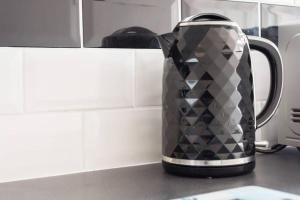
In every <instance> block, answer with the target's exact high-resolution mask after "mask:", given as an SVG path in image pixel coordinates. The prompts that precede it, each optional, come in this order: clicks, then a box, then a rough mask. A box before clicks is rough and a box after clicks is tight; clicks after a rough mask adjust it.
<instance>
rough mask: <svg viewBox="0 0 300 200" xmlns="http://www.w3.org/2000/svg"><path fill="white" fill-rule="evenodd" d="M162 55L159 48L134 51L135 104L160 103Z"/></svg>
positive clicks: (154, 104)
mask: <svg viewBox="0 0 300 200" xmlns="http://www.w3.org/2000/svg"><path fill="white" fill-rule="evenodd" d="M163 64H164V57H163V53H162V51H161V49H139V50H136V51H135V72H136V73H135V76H136V77H135V89H136V92H135V105H136V106H157V105H161V98H162V97H161V96H162V76H163Z"/></svg>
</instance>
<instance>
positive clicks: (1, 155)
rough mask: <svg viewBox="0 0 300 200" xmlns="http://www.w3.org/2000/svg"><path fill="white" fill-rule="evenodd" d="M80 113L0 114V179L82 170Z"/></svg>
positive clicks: (8, 179)
mask: <svg viewBox="0 0 300 200" xmlns="http://www.w3.org/2000/svg"><path fill="white" fill-rule="evenodd" d="M81 117H82V116H81V114H78V113H73V112H70V113H52V114H33V115H6V116H0V163H1V165H0V182H5V181H12V180H19V179H27V178H34V177H45V176H52V175H58V174H66V173H72V172H78V171H82V169H83V151H82V120H81Z"/></svg>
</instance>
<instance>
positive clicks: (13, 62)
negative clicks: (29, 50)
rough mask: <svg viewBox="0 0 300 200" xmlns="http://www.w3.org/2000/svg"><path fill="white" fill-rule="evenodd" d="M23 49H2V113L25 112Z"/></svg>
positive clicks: (0, 57) (0, 99)
mask: <svg viewBox="0 0 300 200" xmlns="http://www.w3.org/2000/svg"><path fill="white" fill-rule="evenodd" d="M22 62H23V60H22V49H20V48H0V113H2V114H3V113H20V112H22V111H23V94H22V93H23V89H22V87H23V83H22Z"/></svg>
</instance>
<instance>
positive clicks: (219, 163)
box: [162, 156, 255, 167]
mask: <svg viewBox="0 0 300 200" xmlns="http://www.w3.org/2000/svg"><path fill="white" fill-rule="evenodd" d="M162 160H163V161H166V162H168V163H172V164H177V165H187V166H197V167H207V166H233V165H242V164H246V163H249V162H252V161H254V160H255V158H254V156H250V157H245V158H237V159H228V160H187V159H176V158H170V157H167V156H163V158H162Z"/></svg>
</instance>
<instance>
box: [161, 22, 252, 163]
mask: <svg viewBox="0 0 300 200" xmlns="http://www.w3.org/2000/svg"><path fill="white" fill-rule="evenodd" d="M202 29H205V28H203V27H202ZM197 31H198V33H197ZM200 32H201V34H199V26H194V28H192V27H189V28H186V27H183V28H182V29H180V30H179V32H178V34H177V35H178V37H180V39H178V41H177V43H175V45H174V46H173V48H172V51H173V52H171V56H173V57H169V58H167V60H166V62H165V68H164V87H163V146H164V148H163V151H164V152H163V153H164V155H166V156H169V157H173V158H179V159H193V160H223V159H234V158H242V157H247V156H250V155H253V154H254V133H255V117H254V108H253V80H252V74H251V62H250V57H249V48H248V45H247V44H246V43H245V41H244V39H243V37H242V36H241V32H240V31H239V30H237V29H234V28H228V27H222V26H219V27H218V26H211V27H206V29H205V30H202V31H200ZM191 33H197V37H196V36H195V37H190V35H191ZM187 44H191V45H187ZM172 53H173V54H172Z"/></svg>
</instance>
